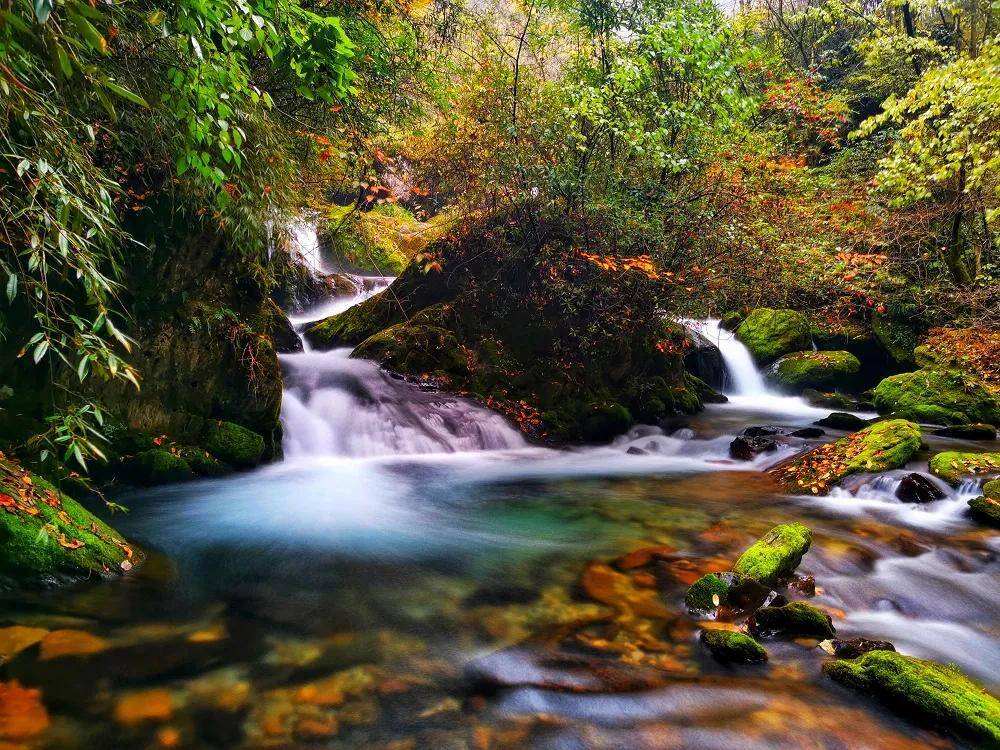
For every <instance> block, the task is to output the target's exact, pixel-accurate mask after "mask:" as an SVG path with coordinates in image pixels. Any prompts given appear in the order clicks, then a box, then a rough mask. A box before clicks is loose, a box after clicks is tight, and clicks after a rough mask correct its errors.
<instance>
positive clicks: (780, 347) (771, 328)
mask: <svg viewBox="0 0 1000 750" xmlns="http://www.w3.org/2000/svg"><path fill="white" fill-rule="evenodd" d="M736 338H738V339H739V340H740V341H741V342H743V345H744V346H746V348H747V349H749V350H750V353H751V354H752V355H753V357H754V359H755V360H757V362H758V364H761V365H766V364H769V363H771V362H773V361H774V360H776V359H777V358H778V357H780V356H782V355H784V354H791V353H792V352H798V351H803V350H805V349H809V348H810V346H811V344H812V333H811V330H810V327H809V320H808V319H807V318H806V316H805V315H803V314H802V313H800V312H796V311H795V310H785V309H778V310H773V309H771V308H768V307H759V308H757V309H756V310H753V311H752V312H751V313H750V314H749V315H747V316H746V318H744V320H743V322H741V323H740V324H739V326H738V327H737V328H736Z"/></svg>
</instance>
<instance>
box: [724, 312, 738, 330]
mask: <svg viewBox="0 0 1000 750" xmlns="http://www.w3.org/2000/svg"><path fill="white" fill-rule="evenodd" d="M742 322H743V313H741V312H740V311H739V310H730V311H729V312H725V313H723V314H722V317H721V318H720V319H719V328H721V329H722V330H723V331H735V330H736V329H737V328H739V327H740V323H742Z"/></svg>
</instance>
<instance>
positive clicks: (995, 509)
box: [969, 495, 1000, 527]
mask: <svg viewBox="0 0 1000 750" xmlns="http://www.w3.org/2000/svg"><path fill="white" fill-rule="evenodd" d="M969 511H970V512H971V513H972V515H973V516H974V517H975V518H977V519H978V520H980V521H982V522H983V523H987V524H989V525H990V526H997V527H1000V500H998V499H997V498H996V497H989V496H986V495H984V496H983V497H974V498H972V499H971V500H970V501H969Z"/></svg>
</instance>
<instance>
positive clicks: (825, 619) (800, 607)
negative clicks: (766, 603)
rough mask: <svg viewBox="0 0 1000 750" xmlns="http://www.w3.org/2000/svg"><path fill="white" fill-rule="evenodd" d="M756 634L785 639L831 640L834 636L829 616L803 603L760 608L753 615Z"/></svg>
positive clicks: (834, 631)
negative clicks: (779, 636) (777, 636)
mask: <svg viewBox="0 0 1000 750" xmlns="http://www.w3.org/2000/svg"><path fill="white" fill-rule="evenodd" d="M752 629H753V631H754V632H756V633H762V634H768V635H781V636H784V637H786V638H819V639H824V638H832V637H833V636H834V635H835V634H836V630H835V629H834V627H833V621H832V620H831V619H830V616H829V615H828V614H826V613H825V612H823V611H822V610H821V609H819V608H817V607H814V606H813V605H812V604H806V603H805V602H791V603H789V604H785V605H784V606H781V607H761V608H760V609H758V610H757V611H756V612H754V615H753V622H752Z"/></svg>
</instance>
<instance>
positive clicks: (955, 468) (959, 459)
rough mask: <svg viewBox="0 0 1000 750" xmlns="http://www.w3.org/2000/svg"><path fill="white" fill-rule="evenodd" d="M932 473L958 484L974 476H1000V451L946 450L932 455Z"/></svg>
mask: <svg viewBox="0 0 1000 750" xmlns="http://www.w3.org/2000/svg"><path fill="white" fill-rule="evenodd" d="M929 466H930V471H931V474H933V475H934V476H936V477H940V478H941V479H943V480H944V481H946V482H948V483H949V484H953V485H957V484H959V483H960V482H961V481H962V480H963V479H969V478H970V477H973V476H992V477H995V476H1000V453H964V452H962V451H944V452H943V453H938V454H936V455H934V456H933V457H931V460H930V462H929Z"/></svg>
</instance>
